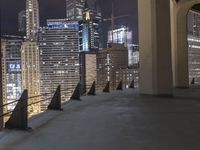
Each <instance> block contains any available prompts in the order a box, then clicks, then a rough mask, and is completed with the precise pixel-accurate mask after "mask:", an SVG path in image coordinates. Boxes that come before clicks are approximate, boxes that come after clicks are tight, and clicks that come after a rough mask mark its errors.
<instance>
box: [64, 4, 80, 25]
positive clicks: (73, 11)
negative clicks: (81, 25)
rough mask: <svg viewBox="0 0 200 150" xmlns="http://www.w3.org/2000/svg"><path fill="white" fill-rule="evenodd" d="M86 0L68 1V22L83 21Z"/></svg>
mask: <svg viewBox="0 0 200 150" xmlns="http://www.w3.org/2000/svg"><path fill="white" fill-rule="evenodd" d="M83 8H84V0H66V17H67V19H68V20H73V21H79V20H82V14H83Z"/></svg>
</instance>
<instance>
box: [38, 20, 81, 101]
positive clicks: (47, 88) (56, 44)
mask: <svg viewBox="0 0 200 150" xmlns="http://www.w3.org/2000/svg"><path fill="white" fill-rule="evenodd" d="M60 21H61V20H60V19H59V20H57V19H55V20H54V21H52V20H51V21H49V22H48V27H44V28H41V29H40V32H39V48H40V74H41V82H40V92H41V94H45V93H49V92H52V91H55V89H56V88H57V86H58V85H61V89H69V90H74V89H75V87H76V85H77V83H78V82H79V80H80V75H79V49H78V24H77V23H76V22H67V21H66V20H62V21H61V22H60ZM53 22H56V23H55V24H54V23H53ZM66 91H67V90H66ZM70 95H71V93H68V95H67V96H66V95H65V96H64V95H63V99H68V98H69V96H70Z"/></svg>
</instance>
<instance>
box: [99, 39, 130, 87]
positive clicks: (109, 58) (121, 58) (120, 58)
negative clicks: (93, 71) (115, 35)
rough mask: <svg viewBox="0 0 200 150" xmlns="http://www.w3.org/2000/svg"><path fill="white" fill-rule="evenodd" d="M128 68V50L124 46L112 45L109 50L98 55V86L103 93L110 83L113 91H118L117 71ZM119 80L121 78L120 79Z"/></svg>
mask: <svg viewBox="0 0 200 150" xmlns="http://www.w3.org/2000/svg"><path fill="white" fill-rule="evenodd" d="M126 68H128V49H127V48H126V47H125V46H124V45H123V44H114V43H112V44H110V45H109V48H107V49H103V50H100V51H98V54H97V84H98V88H99V89H100V90H101V91H102V89H103V88H104V87H105V85H106V83H107V82H108V81H109V82H110V85H111V86H110V87H111V89H116V87H117V83H116V71H117V70H119V69H126ZM118 80H119V78H118Z"/></svg>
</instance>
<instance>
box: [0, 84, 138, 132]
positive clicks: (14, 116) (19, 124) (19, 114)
mask: <svg viewBox="0 0 200 150" xmlns="http://www.w3.org/2000/svg"><path fill="white" fill-rule="evenodd" d="M110 84H111V82H110V81H108V82H106V85H104V88H103V90H102V92H107V93H109V92H111V87H110ZM123 87H124V85H123V80H121V81H120V82H119V83H118V85H117V87H116V88H115V89H116V90H123ZM134 87H135V81H134V80H133V81H132V82H131V83H130V85H129V88H134ZM97 89H98V86H97V85H96V82H95V81H94V82H93V83H92V85H91V88H90V89H89V90H88V92H87V93H86V95H96V90H97ZM61 92H62V94H61ZM71 93H72V95H71V97H70V100H81V84H80V82H79V83H78V84H77V86H76V88H75V89H69V88H68V89H62V90H61V86H60V85H59V86H58V87H57V89H56V90H55V91H53V92H51V93H45V94H41V95H37V96H32V97H28V90H24V91H23V93H22V95H21V97H20V99H19V100H16V101H13V102H9V103H7V104H3V105H2V106H0V109H1V108H4V107H6V106H8V105H11V104H14V103H17V104H16V106H15V108H14V110H12V111H8V112H6V113H3V114H1V115H0V117H5V116H7V115H10V118H9V119H8V121H6V122H5V128H7V129H13V128H14V129H21V130H27V129H30V128H29V127H28V113H29V112H28V107H30V106H32V105H35V104H39V103H41V102H44V101H46V102H49V104H48V106H47V109H48V110H58V111H61V110H62V108H61V106H62V100H61V97H62V96H63V95H65V94H71ZM49 95H50V96H49ZM40 97H46V98H44V99H41V100H38V101H35V102H31V103H29V104H28V101H29V100H31V99H35V98H40Z"/></svg>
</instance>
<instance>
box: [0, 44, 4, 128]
mask: <svg viewBox="0 0 200 150" xmlns="http://www.w3.org/2000/svg"><path fill="white" fill-rule="evenodd" d="M0 48H1V42H0ZM1 59H2V54H1V53H0V106H2V105H3V94H2V61H1ZM1 114H3V108H1V107H0V115H1ZM2 128H3V117H0V130H1V129H2Z"/></svg>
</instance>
